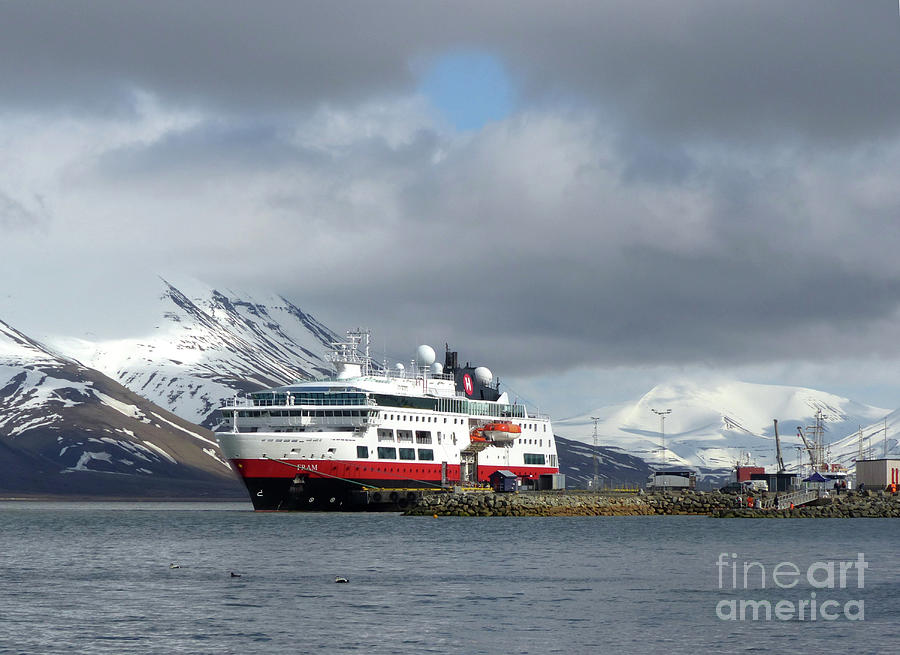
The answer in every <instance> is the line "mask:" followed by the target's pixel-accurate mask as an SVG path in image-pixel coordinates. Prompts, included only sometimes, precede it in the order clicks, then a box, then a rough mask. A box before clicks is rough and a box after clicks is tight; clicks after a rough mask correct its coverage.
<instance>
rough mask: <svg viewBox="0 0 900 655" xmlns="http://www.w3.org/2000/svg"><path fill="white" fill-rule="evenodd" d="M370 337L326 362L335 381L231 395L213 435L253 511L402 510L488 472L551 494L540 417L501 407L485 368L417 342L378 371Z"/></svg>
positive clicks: (553, 460) (548, 448)
mask: <svg viewBox="0 0 900 655" xmlns="http://www.w3.org/2000/svg"><path fill="white" fill-rule="evenodd" d="M369 344H370V336H369V333H368V331H365V330H357V331H350V332H348V333H347V340H346V341H343V342H339V343H335V344H333V351H332V353H331V354H330V356H329V359H330V361H331V363H332V364H333V366H334V375H333V376H331V377H328V378H324V379H321V380H315V381H304V382H297V383H295V384H290V385H286V386H283V387H278V388H275V389H269V390H266V391H256V392H252V393H249V394H248V395H247V396H246V397H245V398H238V397H235V398H234V399H229V400H228V401H227V402H225V403H224V404H223V406H222V408H221V412H222V415H223V419H224V421H223V426H224V427H223V428H220V430H225V431H218V432H217V433H216V437H217V439H218V441H219V444H220V446H221V448H222V451H223V453H224V454H225V456H226V457H227V458H228V460H229V462H230V463H231V466H232V467H233V468H234V470H235V471H236V472H237V474H238V475H239V476H240V477H241V479H242V480H243V481H244V484H245V485H246V487H247V491H248V492H249V494H250V500H251V501H252V502H253V506H254V508H255V509H257V510H286V511H303V510H307V511H309V510H319V511H322V510H335V511H352V510H387V511H390V510H395V511H396V510H402V509H403V508H405V507H407V506H408V505H409V504H410V503H414V502H416V499H417V498H418V497H419V496H420V495H421V493H422V491H423V490H425V489H451V488H454V487H473V486H484V485H486V484H487V483H488V482H489V481H490V479H491V475H492V474H494V473H496V472H498V471H500V472H502V476H504V477H506V478H510V476H511V475H514V476H515V477H516V478H518V481H517V482H518V484H519V485H520V486H524V487H526V488H535V489H537V488H552V487H553V486H554V485H555V483H556V481H557V479H558V476H556V475H555V474H558V473H559V464H558V461H557V453H556V444H555V440H554V437H553V429H552V427H551V424H550V419H549V417H547V416H545V415H542V414H538V413H536V412H534V411H532V410H531V409H529V408H528V407H526V406H525V405H524V404H521V403H519V402H510V399H509V396H508V394H507V393H506V392H501V391H500V385H499V382H496V381H494V379H493V374H492V373H491V371H490V370H489V369H487V368H486V367H483V366H478V367H475V366H471V365H470V364H468V363H466V364H465V365H464V366H460V365H459V363H458V356H457V353H456V352H453V351H451V350H450V349H449V347H448V348H447V350H446V354H445V359H444V363H443V364H442V363H440V362H438V361H436V355H435V352H434V349H433V348H431V347H430V346H419V348H418V349H417V351H416V356H415V359H413V360H412V361H411V362H410V364H409V367H408V368H407V367H406V366H405V365H403V364H396V365H395V366H393V367H388V366H387V364H386V363H382V364H380V365H379V364H376V363H375V362H373V360H372V359H371V357H370V355H369Z"/></svg>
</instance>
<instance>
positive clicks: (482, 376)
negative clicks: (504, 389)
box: [475, 366, 494, 384]
mask: <svg viewBox="0 0 900 655" xmlns="http://www.w3.org/2000/svg"><path fill="white" fill-rule="evenodd" d="M475 379H476V380H478V381H479V382H481V384H489V383H490V381H491V380H493V379H494V374H493V373H491V369H489V368H488V367H487V366H479V367H478V368H476V369H475Z"/></svg>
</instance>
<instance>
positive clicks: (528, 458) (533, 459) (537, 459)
mask: <svg viewBox="0 0 900 655" xmlns="http://www.w3.org/2000/svg"><path fill="white" fill-rule="evenodd" d="M525 463H526V464H538V465H540V466H543V465H544V455H543V454H542V453H525Z"/></svg>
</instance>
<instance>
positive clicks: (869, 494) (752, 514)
mask: <svg viewBox="0 0 900 655" xmlns="http://www.w3.org/2000/svg"><path fill="white" fill-rule="evenodd" d="M713 516H715V517H717V518H755V519H756V518H758V519H796V518H833V519H855V518H900V495H897V494H893V495H892V494H889V493H887V492H884V491H865V492H862V493H859V492H855V493H854V492H851V493H844V494H840V495H837V496H831V497H829V498H820V499H819V500H817V501H815V502H814V503H812V504H809V505H804V506H802V507H795V508H793V509H781V510H773V509H749V508H742V509H721V510H718V511H716V512H715V513H713Z"/></svg>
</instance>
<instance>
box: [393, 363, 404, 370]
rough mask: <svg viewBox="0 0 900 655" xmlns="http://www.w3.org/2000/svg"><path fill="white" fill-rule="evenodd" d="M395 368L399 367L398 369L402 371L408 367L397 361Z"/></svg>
mask: <svg viewBox="0 0 900 655" xmlns="http://www.w3.org/2000/svg"><path fill="white" fill-rule="evenodd" d="M394 368H395V369H397V370H398V371H402V370H404V369H405V368H406V367H405V366H404V365H403V364H402V363H401V362H397V363H396V364H394Z"/></svg>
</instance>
